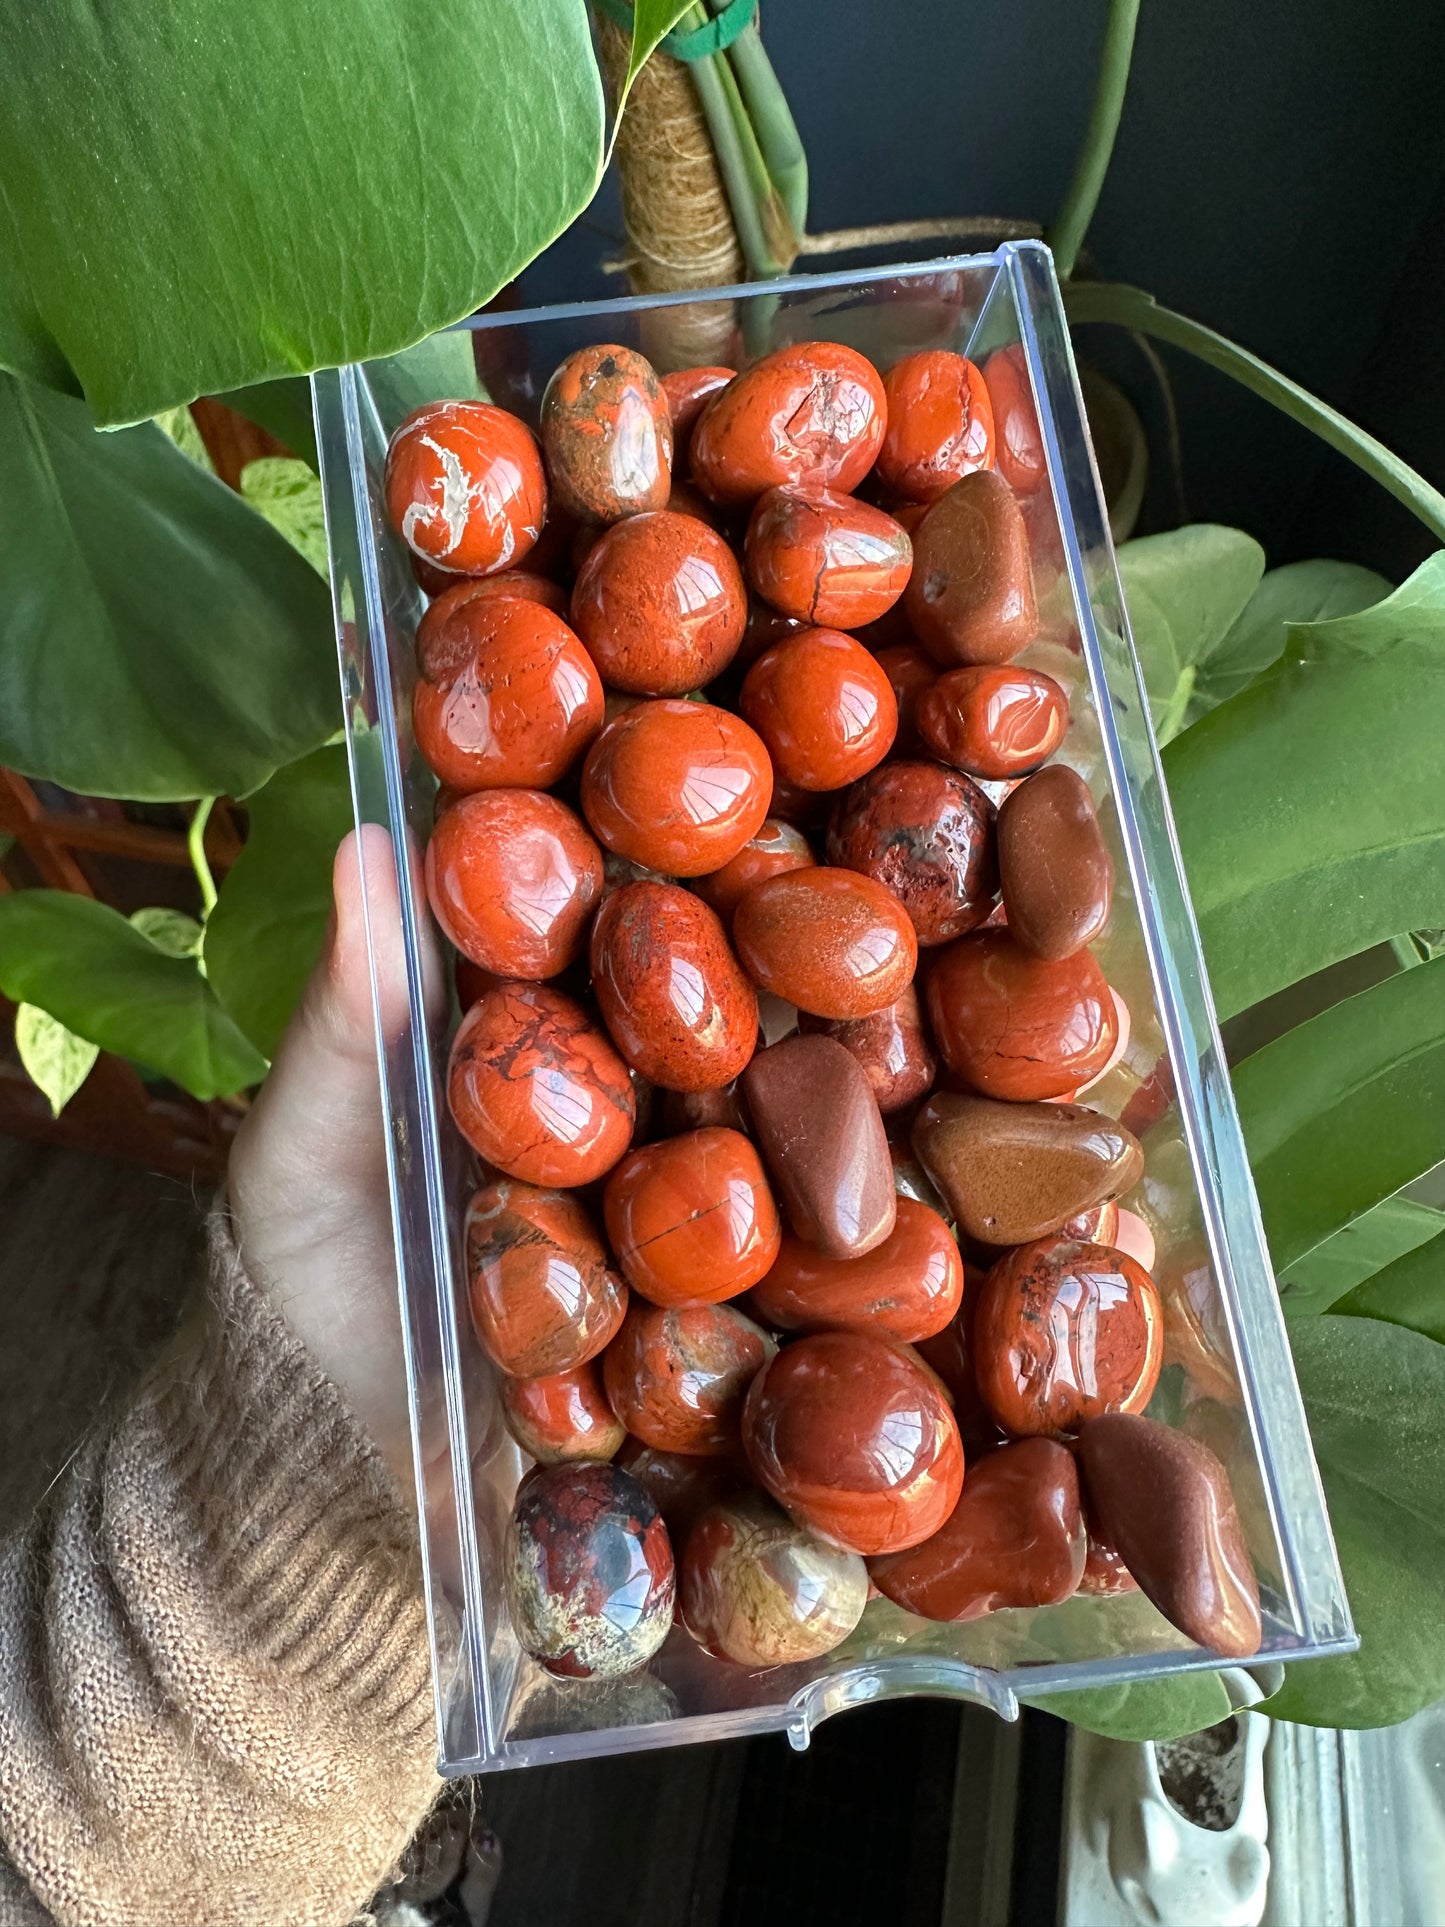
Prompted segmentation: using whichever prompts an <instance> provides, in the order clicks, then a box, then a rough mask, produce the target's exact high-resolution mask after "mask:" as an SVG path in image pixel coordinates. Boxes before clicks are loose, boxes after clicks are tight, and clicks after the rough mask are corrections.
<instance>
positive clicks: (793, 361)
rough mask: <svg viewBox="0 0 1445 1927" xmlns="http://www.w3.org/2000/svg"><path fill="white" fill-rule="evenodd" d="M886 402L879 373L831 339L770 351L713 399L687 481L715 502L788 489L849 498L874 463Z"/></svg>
mask: <svg viewBox="0 0 1445 1927" xmlns="http://www.w3.org/2000/svg"><path fill="white" fill-rule="evenodd" d="M887 413H888V404H887V401H886V399H885V397H884V393H883V383H882V382H881V380H880V379H879V377H878V372H877V370H876V369H875V368H874V367H873V366H872V364H871V363H870V362H867V361H865V360H864V358H863V357H862V355H860V354H858V353H857V352H856V350H854V349H852V348H845V347H843V346H842V345H841V344H840V343H838V342H833V341H810V342H798V343H796V344H794V345H792V346H789V347H786V348H777V349H774V351H773V353H772V354H770V355H765V356H764V357H763V359H762V360H761V361H757V362H754V363H753V365H752V367H751V368H745V369H744V370H743V372H742V373H741V374H740V375H739V376H737V378H736V379H735V380H734V381H731V382H729V383H728V385H727V387H726V388H723V389H721V390H720V391H719V393H717V394H716V395H714V396H713V397H712V399H711V400H710V401H709V402H708V404H707V406H706V407H705V408H704V409H703V411H702V415H701V416H700V418H699V420H698V423H697V426H696V427H695V428H694V429H693V432H692V444H691V448H690V451H689V455H690V460H691V464H692V474H693V479H694V481H696V482H697V483H698V485H699V486H700V487H701V489H702V491H703V493H704V494H705V495H708V496H710V497H711V498H712V500H713V501H714V502H750V501H752V500H753V499H754V498H755V497H757V496H759V495H761V494H762V493H763V490H764V489H769V488H777V487H778V486H780V485H781V484H782V483H785V482H806V483H816V484H817V485H818V486H820V487H822V488H833V489H839V490H841V491H842V492H843V493H844V494H848V493H849V492H851V491H852V490H853V489H855V488H856V487H857V486H858V484H859V482H861V481H862V479H863V477H864V476H865V475H866V474H867V473H868V471H869V469H870V468H871V467H872V466H873V463H874V460H875V459H876V457H877V454H878V450H879V448H880V447H881V446H882V443H883V433H884V428H885V426H886V423H887Z"/></svg>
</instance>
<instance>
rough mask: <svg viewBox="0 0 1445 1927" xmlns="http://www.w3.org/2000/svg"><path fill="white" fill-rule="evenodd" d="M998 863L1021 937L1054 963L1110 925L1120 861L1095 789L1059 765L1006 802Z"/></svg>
mask: <svg viewBox="0 0 1445 1927" xmlns="http://www.w3.org/2000/svg"><path fill="white" fill-rule="evenodd" d="M998 865H999V877H1000V881H1001V884H1002V888H1003V901H1004V908H1005V909H1006V910H1007V912H1008V927H1009V929H1010V931H1011V932H1012V933H1013V936H1014V938H1015V940H1016V941H1017V942H1018V943H1021V944H1022V945H1023V947H1024V949H1025V950H1029V951H1032V953H1033V954H1034V956H1036V957H1044V958H1047V959H1048V960H1049V961H1050V962H1051V963H1058V962H1061V961H1062V960H1063V959H1064V958H1065V957H1072V956H1073V954H1074V952H1075V951H1076V950H1082V949H1083V947H1084V945H1085V944H1087V943H1092V942H1093V940H1094V939H1095V937H1097V936H1098V935H1099V933H1100V932H1101V931H1102V930H1103V928H1104V925H1105V924H1106V923H1107V922H1108V921H1109V906H1110V904H1111V903H1112V902H1113V898H1114V859H1113V858H1112V857H1111V856H1110V855H1109V852H1108V849H1107V848H1106V846H1105V843H1104V838H1103V834H1102V832H1101V831H1100V829H1099V818H1098V815H1097V813H1096V811H1095V809H1094V799H1093V797H1092V796H1091V795H1090V794H1089V786H1088V784H1087V783H1086V782H1085V781H1084V779H1083V777H1082V776H1080V775H1079V774H1078V772H1077V771H1076V770H1072V769H1069V768H1068V767H1067V766H1066V765H1065V764H1063V763H1051V764H1050V765H1049V767H1048V768H1047V769H1041V770H1040V771H1039V772H1038V773H1037V775H1035V776H1029V777H1026V778H1025V779H1024V781H1023V782H1022V783H1020V784H1019V785H1018V787H1017V789H1014V790H1011V791H1010V792H1009V794H1008V795H1007V796H1006V797H1005V798H1004V802H1003V807H1002V808H1001V809H1000V810H999V813H998Z"/></svg>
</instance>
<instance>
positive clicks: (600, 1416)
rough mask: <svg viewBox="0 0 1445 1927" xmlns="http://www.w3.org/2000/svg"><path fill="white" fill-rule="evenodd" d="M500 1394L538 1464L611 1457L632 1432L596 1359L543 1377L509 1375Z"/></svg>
mask: <svg viewBox="0 0 1445 1927" xmlns="http://www.w3.org/2000/svg"><path fill="white" fill-rule="evenodd" d="M500 1396H501V1401H502V1417H503V1420H504V1421H505V1423H506V1427H507V1430H508V1431H509V1432H510V1433H511V1435H512V1437H513V1438H514V1439H515V1440H516V1441H517V1443H518V1445H520V1446H521V1448H522V1450H523V1451H524V1452H527V1453H530V1454H531V1456H532V1457H533V1458H534V1459H535V1460H536V1461H537V1463H538V1464H539V1465H560V1464H562V1463H563V1461H564V1460H567V1459H594V1460H596V1459H610V1458H613V1457H615V1456H616V1453H617V1450H618V1448H619V1446H620V1445H621V1444H622V1441H623V1440H624V1439H625V1438H626V1436H627V1434H626V1433H625V1432H624V1431H623V1429H622V1425H621V1423H620V1421H619V1420H618V1417H617V1415H616V1413H615V1412H614V1411H613V1409H612V1407H611V1406H610V1405H609V1404H608V1403H607V1393H606V1391H605V1390H604V1389H603V1385H602V1367H601V1366H600V1364H599V1363H598V1362H597V1360H596V1359H595V1358H591V1359H588V1361H587V1362H586V1364H585V1365H574V1366H573V1367H572V1369H571V1370H570V1371H567V1372H552V1373H549V1374H548V1375H547V1376H546V1377H543V1378H504V1379H503V1380H502V1383H501V1389H500Z"/></svg>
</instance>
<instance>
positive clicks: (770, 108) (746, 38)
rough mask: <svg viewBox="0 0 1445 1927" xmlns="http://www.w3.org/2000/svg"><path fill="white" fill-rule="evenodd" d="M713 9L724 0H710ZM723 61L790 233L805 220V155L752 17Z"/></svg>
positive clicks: (717, 9) (800, 228)
mask: <svg viewBox="0 0 1445 1927" xmlns="http://www.w3.org/2000/svg"><path fill="white" fill-rule="evenodd" d="M711 4H712V9H713V12H714V13H718V12H721V10H722V8H723V6H724V5H725V4H726V0H711ZM727 57H728V61H729V63H730V65H731V67H732V70H733V73H734V74H735V75H736V77H737V84H738V87H739V89H740V90H741V92H742V97H743V100H744V102H745V104H746V106H747V110H748V117H749V119H750V120H751V121H752V124H753V131H754V133H755V134H756V136H757V141H758V145H759V147H760V148H761V149H762V153H763V159H764V161H765V162H766V163H767V169H768V176H769V178H770V179H771V181H772V183H773V186H774V187H775V188H776V189H777V192H778V195H779V197H780V198H781V200H782V203H783V206H784V208H785V209H786V210H787V215H788V220H789V222H790V224H791V226H792V229H793V233H794V234H795V235H801V234H802V233H803V231H804V229H805V228H806V227H807V225H808V156H807V154H806V153H805V152H804V150H803V143H802V140H801V138H800V136H799V134H798V128H797V123H796V122H795V121H794V119H793V114H792V109H791V108H790V107H789V106H788V97H787V95H786V94H785V93H784V92H783V90H782V87H781V86H780V85H779V83H778V76H777V74H776V73H775V72H774V71H773V63H772V61H771V60H770V59H769V58H768V50H767V48H766V47H765V46H764V45H763V37H762V35H761V34H760V33H759V32H758V29H757V25H756V22H749V24H748V25H747V26H746V27H744V28H743V30H742V32H741V33H740V34H739V35H738V37H737V39H736V40H735V41H734V42H733V44H732V46H731V47H730V48H729V49H728V55H727Z"/></svg>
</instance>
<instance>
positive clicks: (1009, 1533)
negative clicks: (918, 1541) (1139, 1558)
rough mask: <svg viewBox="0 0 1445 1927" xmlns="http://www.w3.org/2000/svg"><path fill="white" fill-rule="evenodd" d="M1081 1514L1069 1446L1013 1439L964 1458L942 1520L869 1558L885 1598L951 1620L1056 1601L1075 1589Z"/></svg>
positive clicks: (1081, 1556)
mask: <svg viewBox="0 0 1445 1927" xmlns="http://www.w3.org/2000/svg"><path fill="white" fill-rule="evenodd" d="M1084 1556H1085V1539H1084V1522H1083V1517H1082V1515H1081V1512H1080V1509H1079V1477H1078V1472H1077V1470H1076V1468H1075V1465H1074V1459H1073V1454H1072V1453H1071V1452H1069V1451H1067V1450H1066V1449H1065V1448H1064V1447H1063V1446H1061V1445H1055V1444H1054V1442H1053V1441H1052V1440H1051V1439H1023V1440H1021V1441H1020V1442H1019V1443H1018V1444H1017V1445H1006V1446H1004V1447H1003V1448H1002V1449H1001V1450H999V1451H997V1452H991V1453H989V1455H988V1456H987V1457H986V1458H982V1459H977V1460H975V1461H974V1462H973V1464H972V1465H970V1467H969V1472H968V1480H967V1482H966V1484H965V1485H964V1488H963V1496H962V1498H960V1500H959V1502H958V1504H957V1505H956V1506H955V1507H954V1509H953V1512H952V1513H951V1514H950V1516H949V1518H948V1520H947V1522H946V1523H945V1524H944V1526H943V1527H942V1529H941V1530H940V1531H938V1532H936V1533H935V1534H934V1536H933V1537H932V1538H931V1539H927V1540H925V1541H924V1543H923V1544H922V1545H919V1546H915V1547H914V1548H913V1549H912V1551H909V1552H901V1553H894V1554H892V1555H891V1556H889V1557H887V1558H883V1559H870V1560H869V1562H868V1572H869V1576H870V1577H871V1578H872V1581H873V1583H874V1585H875V1586H876V1587H877V1588H878V1590H879V1592H881V1593H882V1594H883V1595H884V1596H885V1598H888V1599H891V1600H892V1601H893V1602H894V1604H895V1605H899V1606H902V1607H903V1608H904V1610H905V1611H906V1612H911V1613H917V1614H918V1615H919V1616H920V1618H923V1619H937V1620H943V1621H947V1622H952V1623H957V1622H959V1621H963V1620H969V1619H981V1618H982V1617H983V1616H984V1615H985V1614H986V1613H992V1612H998V1611H999V1610H1000V1609H1001V1608H1003V1607H1008V1606H1015V1607H1017V1606H1057V1605H1059V1604H1061V1602H1062V1601H1063V1600H1065V1599H1068V1598H1069V1597H1070V1596H1071V1595H1072V1594H1073V1593H1075V1592H1076V1591H1077V1590H1078V1586H1079V1580H1080V1577H1081V1576H1082V1574H1083V1570H1084Z"/></svg>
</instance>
